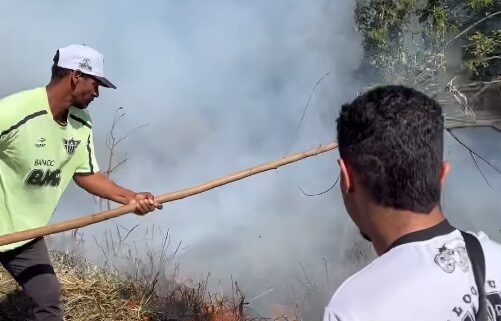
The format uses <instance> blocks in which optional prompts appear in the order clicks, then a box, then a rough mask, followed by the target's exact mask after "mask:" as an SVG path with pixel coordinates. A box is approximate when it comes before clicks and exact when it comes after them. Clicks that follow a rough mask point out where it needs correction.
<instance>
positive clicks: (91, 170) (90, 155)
mask: <svg viewBox="0 0 501 321" xmlns="http://www.w3.org/2000/svg"><path fill="white" fill-rule="evenodd" d="M87 152H88V153H89V168H90V172H91V173H94V166H92V153H91V151H90V135H89V138H88V139H87Z"/></svg>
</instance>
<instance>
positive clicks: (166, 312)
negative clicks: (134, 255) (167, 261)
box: [0, 252, 248, 321]
mask: <svg viewBox="0 0 501 321" xmlns="http://www.w3.org/2000/svg"><path fill="white" fill-rule="evenodd" d="M51 257H52V261H53V263H54V268H55V270H56V273H57V275H58V277H59V280H60V282H61V286H62V301H63V307H64V311H65V317H66V320H68V321H84V320H85V321H92V320H95V321H97V320H99V321H111V320H113V321H121V320H130V321H136V320H137V321H157V320H158V321H174V320H179V321H199V320H207V321H213V320H214V321H216V320H218V321H243V320H248V318H246V316H245V312H244V295H243V294H242V293H241V292H239V290H238V291H237V292H238V293H240V296H238V297H237V296H233V297H231V298H219V297H217V296H213V295H209V294H207V291H206V282H201V283H198V284H197V285H195V286H193V287H190V286H187V285H183V284H176V285H171V288H172V291H170V293H166V294H165V295H161V294H160V292H162V291H157V289H156V286H157V284H158V279H156V280H154V281H153V282H151V283H149V284H147V283H145V282H144V280H134V279H131V278H130V277H124V276H120V275H118V274H116V273H113V272H111V271H109V270H106V269H104V268H100V267H96V266H93V265H91V264H89V263H88V262H86V261H85V260H84V259H82V258H81V257H74V256H70V255H68V254H65V253H61V252H52V253H51ZM0 289H1V290H0V300H1V301H0V320H30V319H31V314H30V310H31V307H32V304H31V302H30V300H29V298H27V297H26V296H24V295H23V293H22V291H21V290H20V289H19V288H18V287H17V285H16V283H15V282H14V280H12V279H11V277H10V276H9V275H8V274H7V272H6V271H5V270H3V269H2V270H0Z"/></svg>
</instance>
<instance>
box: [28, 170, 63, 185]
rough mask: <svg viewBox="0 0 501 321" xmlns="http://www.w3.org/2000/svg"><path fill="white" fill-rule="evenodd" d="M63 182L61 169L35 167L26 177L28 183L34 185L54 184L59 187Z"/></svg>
mask: <svg viewBox="0 0 501 321" xmlns="http://www.w3.org/2000/svg"><path fill="white" fill-rule="evenodd" d="M59 183H61V170H60V169H55V170H52V169H47V170H46V171H44V170H42V169H38V168H36V169H34V170H32V171H31V172H30V174H29V175H28V177H27V178H26V184H28V185H34V186H40V187H41V186H52V187H57V186H59Z"/></svg>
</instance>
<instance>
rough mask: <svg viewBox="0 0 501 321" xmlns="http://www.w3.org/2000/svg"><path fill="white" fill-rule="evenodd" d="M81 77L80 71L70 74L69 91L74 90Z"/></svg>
mask: <svg viewBox="0 0 501 321" xmlns="http://www.w3.org/2000/svg"><path fill="white" fill-rule="evenodd" d="M81 76H82V73H81V72H80V70H74V71H72V72H71V73H70V77H71V78H70V81H71V89H72V90H75V87H76V86H77V83H78V81H79V80H80V77H81Z"/></svg>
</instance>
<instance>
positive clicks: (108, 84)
mask: <svg viewBox="0 0 501 321" xmlns="http://www.w3.org/2000/svg"><path fill="white" fill-rule="evenodd" d="M94 78H96V79H97V80H99V82H100V83H101V85H102V86H103V87H107V88H113V89H117V87H116V86H115V85H113V84H112V83H111V81H109V80H108V79H106V78H105V77H97V76H94Z"/></svg>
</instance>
